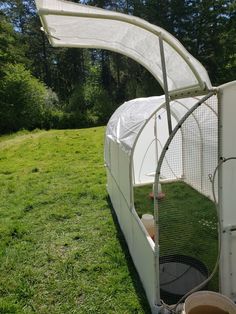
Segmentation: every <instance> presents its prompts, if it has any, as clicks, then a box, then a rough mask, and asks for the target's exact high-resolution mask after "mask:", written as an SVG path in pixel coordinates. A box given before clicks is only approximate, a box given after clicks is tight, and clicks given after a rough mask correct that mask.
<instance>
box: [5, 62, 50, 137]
mask: <svg viewBox="0 0 236 314" xmlns="http://www.w3.org/2000/svg"><path fill="white" fill-rule="evenodd" d="M3 73H4V76H3V79H2V81H1V82H0V132H1V133H6V132H12V131H14V132H15V131H18V130H20V129H23V128H25V129H28V130H33V129H35V128H40V127H41V125H42V120H43V113H44V108H45V103H46V99H47V96H48V94H47V89H46V87H45V85H44V84H43V83H41V82H40V81H39V80H37V79H36V78H35V77H33V76H32V75H31V73H30V72H29V71H28V70H26V69H25V67H24V66H23V65H21V64H7V65H6V66H5V67H4V71H3Z"/></svg>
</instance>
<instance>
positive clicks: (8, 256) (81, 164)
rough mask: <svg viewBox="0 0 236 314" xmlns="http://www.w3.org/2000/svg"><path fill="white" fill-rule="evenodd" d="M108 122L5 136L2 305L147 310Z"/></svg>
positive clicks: (34, 309)
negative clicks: (127, 236)
mask: <svg viewBox="0 0 236 314" xmlns="http://www.w3.org/2000/svg"><path fill="white" fill-rule="evenodd" d="M103 139H104V128H102V127H101V128H92V129H83V130H61V131H42V132H35V133H29V134H24V135H15V136H11V137H9V138H8V137H2V138H0V313H4V314H5V313H39V314H42V313H45V314H59V313H61V314H72V313H93V314H94V313H106V314H110V313H116V314H119V313H120V314H125V313H127V314H128V313H129V314H130V313H150V309H149V307H148V304H147V301H146V298H145V295H144V292H143V290H142V287H141V284H140V281H139V279H138V276H137V273H136V272H135V270H134V268H133V264H132V262H131V260H130V257H129V255H128V253H127V247H126V246H125V243H124V239H123V238H122V236H121V233H120V231H119V228H118V226H117V223H116V221H115V220H114V216H113V214H112V210H111V206H110V204H109V201H108V198H107V192H106V175H105V170H104V167H103Z"/></svg>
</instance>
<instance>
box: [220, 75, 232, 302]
mask: <svg viewBox="0 0 236 314" xmlns="http://www.w3.org/2000/svg"><path fill="white" fill-rule="evenodd" d="M219 112H220V117H221V121H220V124H221V128H220V143H219V145H220V156H221V157H224V158H230V157H236V136H235V117H236V81H234V82H231V83H228V84H225V85H223V86H221V87H220V88H219ZM235 186H236V160H230V161H227V162H225V163H223V165H222V166H221V167H220V171H219V193H220V194H219V207H220V212H221V219H222V225H223V229H224V232H223V233H222V261H221V265H220V277H221V291H222V293H223V294H226V295H227V296H229V297H230V298H233V300H234V301H236V271H235V265H236V236H235V234H236V209H235V208H236V207H235V206H236V193H235Z"/></svg>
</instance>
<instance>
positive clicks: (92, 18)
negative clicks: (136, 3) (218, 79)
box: [36, 0, 212, 92]
mask: <svg viewBox="0 0 236 314" xmlns="http://www.w3.org/2000/svg"><path fill="white" fill-rule="evenodd" d="M36 5H37V8H38V12H39V15H40V16H41V21H42V24H43V27H44V30H45V32H46V33H47V35H48V38H49V41H50V42H51V44H52V45H53V46H58V47H60V46H61V47H81V48H101V49H108V50H112V51H115V52H119V53H121V54H124V55H126V56H128V57H130V58H132V59H134V60H136V61H137V62H138V63H140V64H142V65H143V66H144V67H145V68H146V69H147V70H148V71H149V72H151V73H152V74H153V76H154V77H155V78H156V79H157V80H158V81H159V83H160V84H161V85H162V86H163V74H162V65H161V57H160V47H159V37H161V38H162V39H163V45H164V52H165V63H166V70H167V80H168V86H169V91H170V92H173V91H176V90H185V89H193V90H195V91H196V90H204V89H205V87H206V88H207V89H211V87H212V86H211V82H210V79H209V77H208V74H207V72H206V70H205V68H204V67H203V66H202V65H201V64H200V63H199V62H198V61H197V60H196V59H195V58H194V57H193V56H192V55H190V54H189V53H188V52H187V50H186V49H185V48H184V47H183V46H182V45H181V44H180V42H179V41H178V40H177V39H176V38H174V37H173V36H172V35H171V34H169V33H168V32H166V31H165V30H163V29H162V28H160V27H157V26H154V25H152V24H150V23H148V22H146V21H144V20H142V19H140V18H137V17H134V16H129V15H125V14H121V13H117V12H113V11H108V10H103V9H100V8H96V7H90V6H87V5H81V4H75V3H72V2H69V1H62V0H36Z"/></svg>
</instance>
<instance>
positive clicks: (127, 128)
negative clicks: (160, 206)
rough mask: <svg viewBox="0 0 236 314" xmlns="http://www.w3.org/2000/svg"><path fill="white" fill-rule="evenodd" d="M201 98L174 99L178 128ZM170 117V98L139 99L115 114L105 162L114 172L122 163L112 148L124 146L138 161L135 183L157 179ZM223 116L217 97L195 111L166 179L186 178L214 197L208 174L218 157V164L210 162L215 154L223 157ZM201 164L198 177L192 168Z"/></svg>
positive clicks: (172, 151) (169, 160) (172, 152)
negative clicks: (167, 101) (219, 141)
mask: <svg viewBox="0 0 236 314" xmlns="http://www.w3.org/2000/svg"><path fill="white" fill-rule="evenodd" d="M201 98H202V97H201V96H198V97H189V98H182V99H178V100H173V101H171V102H170V111H171V120H172V125H173V127H175V126H176V125H177V123H178V122H179V121H180V119H181V118H183V116H184V115H185V114H186V113H187V112H188V111H189V109H191V108H192V107H193V106H194V105H195V104H196V102H197V101H199V100H200V99H201ZM166 115H167V112H166V107H165V97H164V96H154V97H148V98H137V99H133V100H130V101H127V102H125V103H124V104H123V105H122V106H120V107H119V108H118V109H117V110H116V111H115V112H114V114H113V115H112V117H111V118H110V120H109V122H108V124H107V129H106V140H105V141H106V143H105V162H106V164H107V166H108V167H109V168H110V169H111V172H112V171H113V166H114V167H117V164H119V162H117V159H113V158H112V156H113V155H114V154H113V152H112V150H113V149H114V147H118V149H119V150H122V151H123V152H124V153H125V154H126V155H127V156H128V159H129V160H131V162H132V173H133V174H132V177H133V178H132V181H133V184H134V185H139V184H147V183H152V182H153V181H154V176H155V171H156V167H157V163H158V160H159V157H160V155H161V152H162V150H163V147H164V145H165V143H166V141H167V139H168V137H169V132H168V125H167V118H166ZM217 116H218V115H217V100H216V97H215V96H213V97H212V98H211V100H208V101H205V102H204V103H203V104H202V105H201V107H200V108H199V109H198V111H197V112H195V113H193V114H192V115H191V117H190V118H189V119H188V120H187V121H186V122H185V124H184V126H183V127H182V128H181V130H180V132H178V134H176V136H175V141H173V142H172V144H171V145H170V147H169V150H168V153H167V154H166V158H165V159H164V162H163V167H162V173H161V175H162V178H163V179H167V180H172V179H180V178H183V177H184V180H185V181H186V182H188V183H189V184H191V185H192V186H194V187H195V188H196V189H197V190H199V191H200V192H201V193H203V194H205V195H207V196H211V185H210V181H209V178H208V175H209V174H210V173H213V171H214V169H213V168H214V167H215V166H216V164H217V159H214V162H212V163H210V162H209V161H212V158H213V157H212V152H214V156H216V158H217V150H218V145H217V136H218V133H217V132H218V131H217V119H218V117H217ZM114 143H115V144H116V146H114ZM193 144H194V145H193ZM170 156H172V157H170ZM173 156H174V158H173ZM214 158H215V157H214ZM113 164H114V165H113ZM196 167H199V169H198V171H196V173H197V175H196V173H194V175H193V173H192V169H193V168H196ZM119 175H120V174H119Z"/></svg>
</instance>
